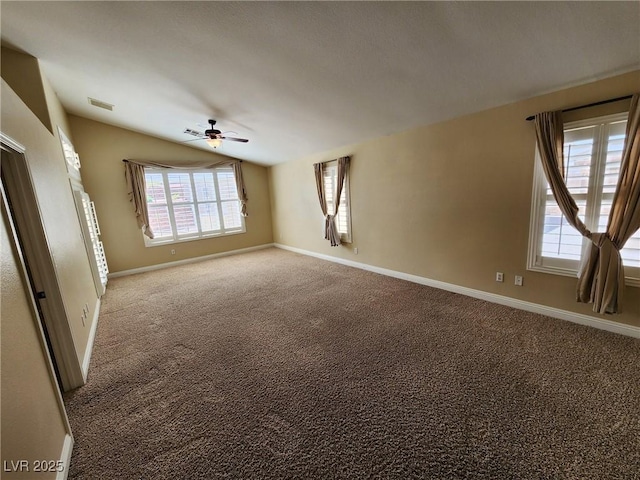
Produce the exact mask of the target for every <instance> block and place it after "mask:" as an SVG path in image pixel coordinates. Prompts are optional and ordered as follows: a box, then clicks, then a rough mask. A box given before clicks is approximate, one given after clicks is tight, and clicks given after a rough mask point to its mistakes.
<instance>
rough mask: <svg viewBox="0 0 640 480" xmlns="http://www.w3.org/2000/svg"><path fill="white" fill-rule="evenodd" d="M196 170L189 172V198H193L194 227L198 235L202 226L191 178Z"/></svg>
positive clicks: (194, 186)
mask: <svg viewBox="0 0 640 480" xmlns="http://www.w3.org/2000/svg"><path fill="white" fill-rule="evenodd" d="M194 173H196V172H189V181H190V182H191V198H193V212H194V215H195V216H196V227H197V228H198V232H197V233H198V236H199V237H201V236H202V226H201V225H200V209H199V207H198V197H197V196H196V182H195V180H194V178H193V174H194Z"/></svg>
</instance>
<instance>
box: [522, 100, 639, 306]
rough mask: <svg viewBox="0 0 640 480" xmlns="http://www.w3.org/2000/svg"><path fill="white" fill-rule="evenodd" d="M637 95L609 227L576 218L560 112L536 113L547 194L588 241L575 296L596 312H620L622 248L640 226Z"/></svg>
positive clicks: (622, 268) (628, 126) (536, 126)
mask: <svg viewBox="0 0 640 480" xmlns="http://www.w3.org/2000/svg"><path fill="white" fill-rule="evenodd" d="M638 100H639V95H638V94H635V95H634V96H633V98H632V100H631V108H630V110H629V120H628V123H627V132H626V138H625V143H624V149H623V154H622V160H621V166H620V178H619V180H618V185H617V188H616V191H615V193H614V198H613V206H612V208H611V213H610V215H609V221H608V224H607V231H606V232H605V233H592V232H590V231H589V229H588V228H587V227H586V226H585V225H584V223H583V222H582V221H581V220H580V219H579V218H578V207H577V205H576V203H575V201H574V199H573V198H572V197H571V194H570V193H569V190H568V188H567V185H566V183H565V179H564V170H565V169H564V155H563V147H564V130H563V128H564V127H563V122H562V112H545V113H539V114H537V115H536V116H535V119H534V120H535V129H536V140H537V143H538V150H539V151H540V158H541V161H542V167H543V170H544V173H545V176H546V178H547V181H548V182H549V186H550V188H551V192H552V193H553V197H554V198H555V200H556V202H557V203H558V206H559V207H560V210H561V211H562V213H563V215H564V216H565V218H566V219H567V221H568V222H569V223H570V224H571V225H572V226H573V227H574V228H575V229H576V230H578V232H580V234H581V235H582V236H584V237H586V238H588V239H589V240H590V241H591V246H590V251H589V254H588V255H587V256H586V257H585V258H583V260H582V264H581V266H580V272H579V275H578V285H577V289H576V299H577V301H578V302H582V303H593V310H594V311H595V312H598V313H620V312H621V311H622V295H623V291H624V267H623V265H622V259H621V257H620V250H621V249H622V248H623V247H624V244H625V242H626V241H627V240H628V239H629V237H631V235H633V234H634V233H635V232H636V230H638V228H639V227H640V161H639V159H638V157H639V156H640V133H639V125H640V111H639V108H638Z"/></svg>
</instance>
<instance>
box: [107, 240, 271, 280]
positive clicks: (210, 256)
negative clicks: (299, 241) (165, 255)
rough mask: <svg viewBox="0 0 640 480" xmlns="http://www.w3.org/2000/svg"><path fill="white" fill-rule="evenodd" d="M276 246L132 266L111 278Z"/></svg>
mask: <svg viewBox="0 0 640 480" xmlns="http://www.w3.org/2000/svg"><path fill="white" fill-rule="evenodd" d="M274 246H275V244H273V243H265V244H262V245H256V246H255V247H247V248H240V249H238V250H229V251H227V252H220V253H212V254H211V255H203V256H201V257H193V258H185V259H184V260H176V261H175V262H167V263H158V264H156V265H149V266H148V267H140V268H132V269H131V270H121V271H119V272H112V273H110V274H109V278H117V277H125V276H127V275H135V274H136V273H144V272H151V271H152V270H160V269H162V268H169V267H177V266H178V265H186V264H188V263H197V262H202V261H204V260H210V259H212V258H219V257H228V256H229V255H238V254H240V253H248V252H253V251H255V250H263V249H265V248H271V247H274Z"/></svg>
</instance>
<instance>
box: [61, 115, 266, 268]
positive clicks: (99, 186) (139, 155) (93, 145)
mask: <svg viewBox="0 0 640 480" xmlns="http://www.w3.org/2000/svg"><path fill="white" fill-rule="evenodd" d="M69 121H70V125H71V130H72V132H73V138H74V146H75V147H76V151H77V152H78V153H79V154H80V161H81V163H82V169H81V173H82V182H83V184H84V187H85V190H86V191H87V193H89V195H90V196H91V198H92V200H93V201H94V202H95V205H96V211H97V215H98V220H99V222H100V229H101V231H102V236H101V238H102V242H103V244H104V248H105V252H106V256H107V262H108V264H109V269H110V270H111V272H120V271H124V270H130V269H134V268H140V267H146V266H151V265H157V264H162V263H167V262H172V261H177V260H184V259H188V258H195V257H199V256H203V255H210V254H214V253H221V252H226V251H230V250H236V249H241V248H247V247H253V246H257V245H263V244H267V243H271V242H272V241H273V236H272V230H271V210H270V206H269V191H268V177H267V169H266V168H265V167H261V166H259V165H255V164H251V163H249V162H243V164H242V171H243V176H244V180H245V184H246V191H247V196H248V198H249V201H248V203H247V208H248V212H249V216H248V217H247V218H246V219H245V220H246V230H247V231H246V233H243V234H238V235H230V236H226V237H218V238H210V239H203V240H196V241H191V242H181V243H177V244H172V245H163V246H155V247H145V245H144V241H143V237H142V233H141V232H140V229H139V228H138V225H137V223H136V219H135V215H134V212H133V207H132V205H131V203H130V202H129V199H128V196H127V188H126V183H125V178H124V165H123V163H122V160H123V159H125V158H128V159H138V160H156V161H180V160H183V161H198V160H200V161H207V160H214V159H215V158H216V157H218V155H217V154H215V153H213V152H207V151H203V150H199V149H195V148H191V147H187V146H185V145H179V144H176V143H172V142H168V141H165V140H161V139H159V138H155V137H150V136H148V135H144V134H141V133H136V132H132V131H130V130H124V129H122V128H117V127H113V126H110V125H106V124H104V123H100V122H95V121H92V120H88V119H86V118H82V117H77V116H73V115H70V116H69ZM172 249H173V250H175V252H176V253H175V255H172V254H171V250H172Z"/></svg>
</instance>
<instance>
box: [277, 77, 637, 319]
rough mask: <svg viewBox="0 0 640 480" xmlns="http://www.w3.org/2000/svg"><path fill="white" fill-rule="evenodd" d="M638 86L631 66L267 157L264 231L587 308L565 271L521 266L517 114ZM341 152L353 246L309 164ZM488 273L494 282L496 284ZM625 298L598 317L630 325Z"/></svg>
mask: <svg viewBox="0 0 640 480" xmlns="http://www.w3.org/2000/svg"><path fill="white" fill-rule="evenodd" d="M638 85H640V72H634V73H630V74H626V75H621V76H618V77H615V78H611V79H607V80H603V81H599V82H595V83H592V84H589V85H584V86H580V87H575V88H570V89H567V90H563V91H559V92H556V93H551V94H548V95H544V96H540V97H537V98H533V99H530V100H526V101H522V102H519V103H515V104H511V105H506V106H503V107H500V108H495V109H491V110H487V111H484V112H480V113H477V114H473V115H469V116H465V117H462V118H458V119H455V120H451V121H447V122H443V123H439V124H435V125H430V126H425V127H422V128H418V129H415V130H412V131H408V132H405V133H400V134H396V135H390V136H387V137H383V138H378V139H375V140H371V141H368V142H365V143H362V144H358V145H352V146H349V147H345V148H340V149H337V150H334V151H330V152H325V153H322V154H319V155H314V156H311V157H308V158H303V159H300V160H297V161H293V162H288V163H285V164H281V165H277V166H275V167H272V168H271V169H270V173H269V178H270V191H271V206H272V212H273V224H274V241H275V242H277V243H282V244H285V245H289V246H292V247H297V248H301V249H305V250H310V251H313V252H317V253H321V254H326V255H332V256H335V257H339V258H343V259H348V260H352V261H357V262H362V263H365V264H369V265H374V266H378V267H383V268H388V269H391V270H396V271H400V272H405V273H410V274H414V275H418V276H422V277H426V278H429V279H433V280H439V281H442V282H447V283H451V284H455V285H459V286H463V287H468V288H473V289H477V290H481V291H485V292H490V293H495V294H499V295H504V296H507V297H512V298H514V299H519V300H524V301H528V302H533V303H537V304H542V305H546V306H550V307H554V308H559V309H563V310H568V311H572V312H577V313H582V314H587V315H594V316H595V315H596V314H594V313H593V312H592V310H591V306H590V305H583V304H577V303H576V302H575V301H574V298H575V286H576V280H575V279H573V278H569V277H562V276H557V275H551V274H544V273H537V272H531V271H527V270H526V262H527V249H528V235H529V220H530V211H531V193H532V185H533V168H534V152H535V135H534V129H533V125H532V124H531V122H526V121H525V117H527V116H529V115H532V114H534V113H537V112H540V111H545V110H555V109H561V108H566V107H570V106H576V105H582V104H585V103H591V102H594V101H599V100H603V99H608V98H614V97H617V96H621V95H626V94H629V93H632V92H633V91H637V90H638ZM622 108H624V106H621V105H612V106H610V107H609V108H608V109H607V111H608V112H610V111H611V110H612V109H614V110H615V109H617V110H618V111H620V110H621V109H622ZM594 113H595V112H594V111H593V109H592V111H591V112H587V111H585V110H583V111H582V112H581V113H580V114H581V115H591V114H594ZM597 113H598V114H600V113H602V110H599V111H598V112H597ZM567 119H568V120H569V119H574V118H567ZM343 155H352V161H351V203H352V206H351V212H352V226H353V244H351V245H343V246H340V247H335V248H331V247H330V246H329V244H328V242H327V241H325V240H324V239H323V235H322V223H323V220H322V214H321V213H320V207H319V205H318V199H317V196H316V187H315V183H314V176H313V168H312V164H313V163H314V162H318V161H325V160H329V159H332V158H336V157H339V156H343ZM354 247H357V248H358V251H359V252H358V255H355V252H354V251H353V248H354ZM497 271H500V272H504V274H505V282H504V283H496V282H495V280H494V279H495V273H496V272H497ZM514 275H523V276H524V286H522V287H516V286H515V285H514V284H513V283H514V282H513V280H514ZM625 296H626V298H625V310H626V311H625V313H623V314H622V315H617V316H614V317H611V316H606V317H601V318H606V319H608V320H614V321H618V322H621V323H625V324H629V325H635V326H640V289H639V288H632V287H627V288H626V291H625Z"/></svg>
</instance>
